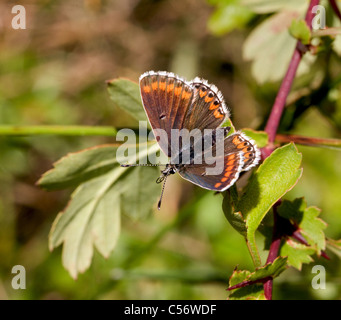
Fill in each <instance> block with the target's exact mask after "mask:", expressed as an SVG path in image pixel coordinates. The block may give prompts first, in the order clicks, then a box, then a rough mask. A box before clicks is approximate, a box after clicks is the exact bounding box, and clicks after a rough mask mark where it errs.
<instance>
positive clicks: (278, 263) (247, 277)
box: [229, 257, 287, 300]
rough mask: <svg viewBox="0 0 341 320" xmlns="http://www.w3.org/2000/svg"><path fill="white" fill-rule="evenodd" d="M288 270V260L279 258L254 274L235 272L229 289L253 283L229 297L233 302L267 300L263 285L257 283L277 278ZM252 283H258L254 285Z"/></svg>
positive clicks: (235, 291)
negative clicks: (248, 282)
mask: <svg viewBox="0 0 341 320" xmlns="http://www.w3.org/2000/svg"><path fill="white" fill-rule="evenodd" d="M286 268H287V258H283V257H278V258H276V259H275V261H273V262H272V263H267V264H266V265H265V266H263V267H259V268H257V269H256V270H255V271H254V272H250V271H247V270H242V271H237V270H235V271H234V272H233V274H232V276H231V277H230V280H229V287H232V286H235V285H237V284H240V283H243V282H247V281H250V282H251V283H250V284H249V285H247V286H246V287H242V288H238V289H234V291H233V293H232V294H231V295H230V296H229V299H231V300H251V299H256V300H259V299H262V300H263V299H265V297H264V290H263V285H262V284H261V283H257V281H258V280H262V279H266V278H269V277H271V278H273V279H274V278H276V277H278V276H279V275H280V274H281V273H282V272H283V271H285V270H286ZM252 282H256V283H253V284H252Z"/></svg>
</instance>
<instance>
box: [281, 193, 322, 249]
mask: <svg viewBox="0 0 341 320" xmlns="http://www.w3.org/2000/svg"><path fill="white" fill-rule="evenodd" d="M320 212H321V210H320V209H318V208H316V207H309V208H307V203H306V202H305V200H304V199H303V198H299V199H295V200H294V201H288V200H284V201H283V202H282V204H281V205H280V206H279V207H278V214H279V215H280V216H282V217H283V218H286V219H288V220H290V222H291V223H292V224H293V225H295V226H297V228H298V229H299V230H300V233H301V234H302V235H303V236H304V238H305V239H306V240H307V242H308V244H309V245H310V246H311V247H312V248H315V250H316V252H317V254H320V252H321V250H324V249H325V247H326V240H325V235H324V232H323V230H324V229H325V228H326V226H327V224H326V223H325V222H324V221H323V220H321V219H320V218H318V216H319V214H320Z"/></svg>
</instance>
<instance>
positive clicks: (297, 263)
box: [279, 239, 315, 270]
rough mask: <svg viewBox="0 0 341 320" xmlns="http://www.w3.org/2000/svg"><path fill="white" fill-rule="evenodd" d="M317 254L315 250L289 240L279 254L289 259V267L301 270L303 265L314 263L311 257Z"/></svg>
mask: <svg viewBox="0 0 341 320" xmlns="http://www.w3.org/2000/svg"><path fill="white" fill-rule="evenodd" d="M314 253H315V249H313V248H309V247H307V246H305V245H304V244H301V243H297V242H295V241H293V240H291V239H288V240H287V241H286V242H285V243H284V244H283V245H282V246H281V248H280V250H279V254H280V255H281V256H285V257H288V265H290V266H292V267H294V268H296V269H298V270H301V268H302V264H303V263H310V262H312V261H313V259H312V258H311V255H312V254H314Z"/></svg>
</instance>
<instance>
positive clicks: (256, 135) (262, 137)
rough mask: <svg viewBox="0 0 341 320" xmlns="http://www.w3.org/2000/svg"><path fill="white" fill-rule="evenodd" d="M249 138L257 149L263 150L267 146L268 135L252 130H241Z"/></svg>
mask: <svg viewBox="0 0 341 320" xmlns="http://www.w3.org/2000/svg"><path fill="white" fill-rule="evenodd" d="M242 132H244V133H245V134H246V135H247V136H248V137H249V138H251V139H253V140H254V141H255V142H256V144H257V146H258V147H259V148H263V147H265V146H266V145H267V144H268V140H269V137H268V134H267V133H266V132H265V131H255V130H252V129H242Z"/></svg>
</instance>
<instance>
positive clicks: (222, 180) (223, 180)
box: [220, 178, 228, 182]
mask: <svg viewBox="0 0 341 320" xmlns="http://www.w3.org/2000/svg"><path fill="white" fill-rule="evenodd" d="M227 179H228V178H222V179H221V180H220V181H221V182H226V181H227Z"/></svg>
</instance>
